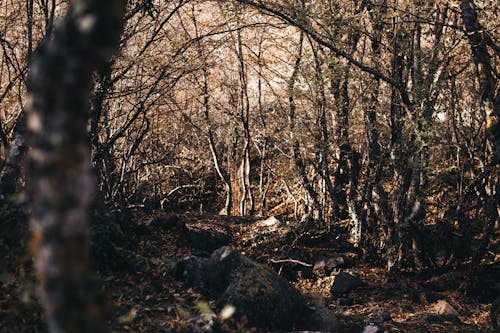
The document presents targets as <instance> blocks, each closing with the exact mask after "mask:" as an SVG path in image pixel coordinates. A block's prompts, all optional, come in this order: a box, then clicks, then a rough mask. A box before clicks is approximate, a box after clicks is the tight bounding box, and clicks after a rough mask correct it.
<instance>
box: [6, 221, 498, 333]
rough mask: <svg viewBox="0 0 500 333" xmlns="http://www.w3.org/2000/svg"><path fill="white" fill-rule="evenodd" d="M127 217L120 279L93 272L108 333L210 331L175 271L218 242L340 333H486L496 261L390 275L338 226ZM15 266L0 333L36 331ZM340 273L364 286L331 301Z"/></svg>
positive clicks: (28, 286) (209, 302)
mask: <svg viewBox="0 0 500 333" xmlns="http://www.w3.org/2000/svg"><path fill="white" fill-rule="evenodd" d="M132 219H133V220H135V221H131V222H134V227H133V230H134V232H133V234H134V235H131V236H133V237H136V239H135V241H134V242H135V243H136V249H135V250H131V249H128V250H127V251H129V252H130V253H134V254H135V259H133V260H131V261H129V266H128V267H126V268H125V269H123V272H120V273H116V272H111V271H110V272H107V273H106V272H104V273H102V274H101V279H102V280H103V281H104V285H105V290H106V293H107V295H108V299H110V300H111V303H112V307H111V314H112V316H111V318H113V319H112V322H111V326H112V330H113V332H197V331H199V332H204V331H203V330H200V329H201V327H203V326H204V325H207V324H208V323H207V322H206V320H207V318H210V317H207V316H206V314H207V313H211V312H212V311H216V310H215V309H216V305H215V302H216V300H215V299H214V298H211V297H208V296H207V295H204V294H202V293H201V291H200V290H197V289H196V288H192V287H190V286H188V285H186V284H185V283H184V282H182V281H179V280H178V279H176V276H175V273H174V272H175V264H176V262H177V261H178V260H180V259H181V258H183V257H185V256H190V255H196V256H201V257H208V256H209V255H210V253H211V252H212V251H214V250H215V249H217V248H219V247H221V246H224V245H232V246H234V247H235V248H236V249H237V250H239V251H240V252H241V253H243V254H244V255H245V256H248V257H250V258H251V259H253V260H255V261H257V262H259V263H261V264H264V265H266V266H268V267H271V268H272V269H273V270H275V271H276V272H277V273H279V274H280V275H281V276H283V277H284V278H286V279H287V280H288V281H289V282H290V283H291V284H292V285H293V286H294V287H295V288H297V289H298V290H299V291H300V292H301V293H302V294H304V295H313V297H320V298H321V297H322V298H323V299H324V300H325V302H326V304H327V306H328V307H329V308H330V309H331V310H333V311H334V312H335V313H336V314H337V317H338V320H339V332H353V333H354V332H356V333H358V332H359V333H361V332H363V330H365V329H366V327H367V326H369V325H372V326H373V327H371V328H374V326H376V327H378V328H379V329H380V331H379V332H384V331H387V332H457V333H458V332H494V330H493V329H492V328H491V324H490V318H489V315H490V307H491V302H492V299H493V298H495V290H497V288H498V279H496V280H495V277H498V276H499V273H500V265H499V263H493V264H491V265H488V266H483V267H481V268H480V269H479V270H480V271H479V273H478V274H477V275H474V276H470V275H467V274H466V271H465V270H457V271H452V272H448V273H443V274H439V275H438V274H433V276H431V275H428V276H424V274H421V275H415V274H410V273H406V274H401V273H400V274H389V273H387V272H386V271H385V270H384V269H383V268H381V267H375V266H373V265H370V264H368V263H364V262H362V261H361V259H360V255H359V253H358V251H357V249H356V248H354V247H353V246H352V245H351V244H350V243H348V242H345V241H342V240H341V239H344V238H345V237H344V236H345V235H342V234H341V229H339V230H330V232H326V231H325V232H319V231H315V230H316V229H315V228H314V227H313V226H308V225H307V224H304V223H302V224H300V223H285V222H283V221H280V220H279V219H277V218H274V217H269V218H263V219H259V218H241V217H228V216H209V215H193V214H182V215H171V214H166V213H162V212H161V213H155V214H153V215H152V216H151V215H144V214H142V213H141V214H136V215H134V216H133V217H132ZM308 229H310V230H308ZM298 235H300V237H299V236H298ZM24 260H26V259H24ZM130 263H131V264H130ZM11 267H15V266H11ZM21 267H25V268H23V269H20V270H19V271H17V272H16V273H8V272H7V271H6V272H5V273H3V274H2V276H1V277H2V280H1V283H2V288H1V290H2V292H1V294H2V295H1V296H2V297H1V299H0V306H1V307H0V310H1V311H0V313H1V316H0V318H1V320H0V323H1V325H0V332H34V331H38V332H44V331H45V330H44V328H43V319H42V317H41V315H40V308H39V306H38V305H37V303H36V301H35V298H34V295H33V283H34V282H33V276H32V274H31V273H30V271H31V268H29V264H26V265H24V266H21ZM339 272H348V273H350V274H352V275H354V276H357V277H359V278H360V279H361V281H362V285H361V286H359V287H357V288H354V289H352V290H349V291H348V292H343V293H339V294H332V292H331V288H332V284H333V282H334V276H335V275H336V274H338V273H339ZM215 315H220V314H219V313H215ZM212 318H213V317H212ZM209 326H210V325H208V326H206V327H209ZM371 328H370V329H371ZM218 331H221V332H265V330H259V329H256V328H251V327H249V325H247V323H246V322H245V320H241V319H235V318H230V319H229V320H225V321H222V322H221V323H220V325H219V328H218ZM372 331H373V332H375V331H376V330H375V329H373V330H369V332H372ZM205 332H209V331H208V330H207V331H205ZM214 332H217V330H214Z"/></svg>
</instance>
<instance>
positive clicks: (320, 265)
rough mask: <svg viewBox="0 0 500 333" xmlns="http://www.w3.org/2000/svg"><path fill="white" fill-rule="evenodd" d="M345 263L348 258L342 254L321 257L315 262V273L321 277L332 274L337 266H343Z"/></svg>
mask: <svg viewBox="0 0 500 333" xmlns="http://www.w3.org/2000/svg"><path fill="white" fill-rule="evenodd" d="M345 264H346V260H345V259H344V257H342V256H340V255H337V256H328V257H320V258H319V259H317V260H316V261H315V262H314V265H313V273H314V274H315V275H316V276H319V277H325V276H330V274H331V273H332V272H333V270H334V269H335V268H338V267H342V266H344V265H345Z"/></svg>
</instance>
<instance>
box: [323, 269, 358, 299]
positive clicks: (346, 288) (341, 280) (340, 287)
mask: <svg viewBox="0 0 500 333" xmlns="http://www.w3.org/2000/svg"><path fill="white" fill-rule="evenodd" d="M362 285H363V281H361V279H360V278H358V277H357V276H354V275H351V274H349V273H346V272H340V273H338V274H337V275H335V279H334V280H333V285H332V288H331V289H330V292H331V293H332V294H333V295H341V294H347V293H349V292H350V291H351V290H354V289H355V288H357V287H360V286H362Z"/></svg>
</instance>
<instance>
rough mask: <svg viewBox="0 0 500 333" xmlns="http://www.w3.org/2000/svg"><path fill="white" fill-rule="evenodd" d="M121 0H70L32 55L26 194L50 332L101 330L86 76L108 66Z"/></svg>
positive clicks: (121, 11) (117, 31)
mask: <svg viewBox="0 0 500 333" xmlns="http://www.w3.org/2000/svg"><path fill="white" fill-rule="evenodd" d="M125 5H126V3H125V1H124V0H115V1H113V0H109V1H97V0H87V1H84V0H74V1H72V2H71V4H70V7H69V9H68V13H67V15H66V16H65V18H64V19H63V20H62V21H61V23H60V24H59V25H58V27H57V29H56V31H55V33H54V37H53V38H52V39H47V40H45V42H44V44H43V45H42V47H41V48H40V50H39V51H38V53H37V54H35V55H34V58H33V64H32V67H31V74H30V77H29V81H28V93H29V109H28V121H27V124H28V129H29V131H30V138H29V143H30V146H31V149H30V151H29V168H28V194H29V197H30V202H31V204H32V217H31V227H32V230H33V244H32V245H33V246H32V248H33V251H34V253H33V254H34V261H35V268H36V272H37V277H38V292H39V296H40V301H41V304H42V306H43V308H44V309H45V312H46V316H47V320H48V324H49V330H50V332H106V331H107V327H106V324H105V321H104V316H105V311H104V306H103V300H102V297H101V295H100V293H99V290H98V286H97V284H96V280H95V278H94V276H93V274H92V269H91V265H90V258H89V236H88V234H89V230H88V226H87V208H88V206H89V204H90V202H91V200H92V197H93V193H94V187H95V184H94V178H93V176H92V168H91V163H90V147H89V142H88V139H87V130H86V127H87V120H88V113H89V102H88V100H89V93H90V90H91V86H92V72H93V71H94V70H95V69H96V68H97V67H98V66H100V65H102V64H103V63H105V62H106V61H109V58H110V57H111V56H112V55H113V53H114V51H115V50H116V48H117V44H118V41H119V36H120V33H121V30H122V26H123V14H124V11H125Z"/></svg>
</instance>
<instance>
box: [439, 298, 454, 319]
mask: <svg viewBox="0 0 500 333" xmlns="http://www.w3.org/2000/svg"><path fill="white" fill-rule="evenodd" d="M433 309H434V313H437V314H440V315H447V316H458V312H457V310H455V308H453V307H452V306H451V305H450V303H448V302H446V301H445V300H439V301H437V302H436V303H435V304H434V305H433Z"/></svg>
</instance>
